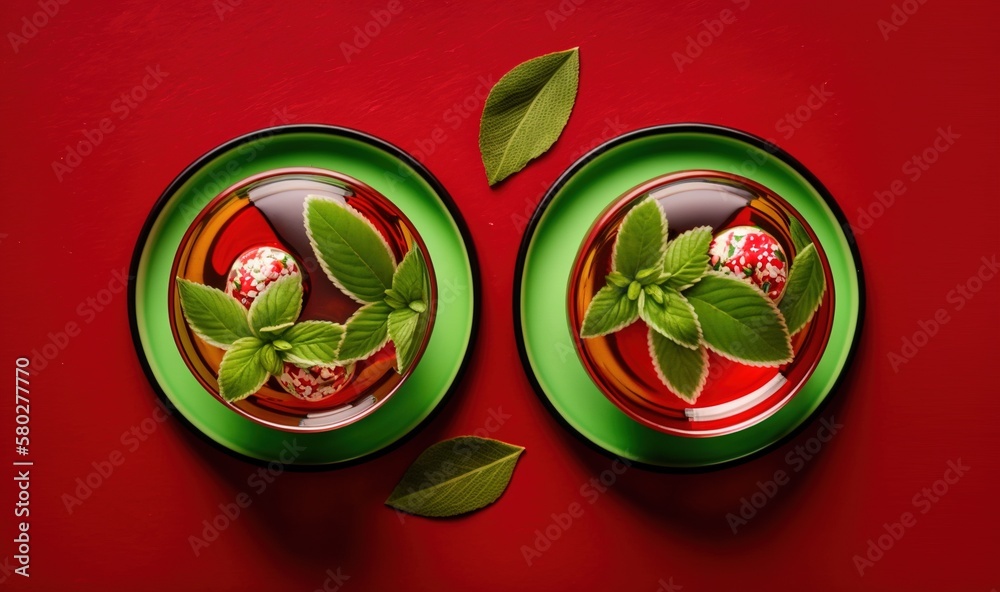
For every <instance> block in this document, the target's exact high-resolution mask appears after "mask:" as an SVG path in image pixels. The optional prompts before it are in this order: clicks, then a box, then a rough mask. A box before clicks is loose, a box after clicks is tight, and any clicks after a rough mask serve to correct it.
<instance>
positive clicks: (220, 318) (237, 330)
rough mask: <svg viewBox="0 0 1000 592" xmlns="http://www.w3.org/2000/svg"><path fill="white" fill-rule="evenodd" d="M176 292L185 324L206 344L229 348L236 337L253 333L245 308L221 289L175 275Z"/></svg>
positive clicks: (248, 335)
mask: <svg viewBox="0 0 1000 592" xmlns="http://www.w3.org/2000/svg"><path fill="white" fill-rule="evenodd" d="M177 291H178V294H179V295H180V300H181V309H182V310H183V311H184V318H185V319H187V322H188V325H190V326H191V329H192V330H193V331H194V332H195V334H196V335H198V337H200V338H202V339H203V340H204V341H205V342H206V343H208V344H209V345H213V346H215V347H221V348H222V349H229V348H230V347H232V345H233V343H234V342H236V340H238V339H241V338H243V337H250V336H251V335H253V333H251V332H250V326H249V325H248V324H247V311H246V309H244V308H243V306H242V305H241V304H240V303H239V302H238V301H237V300H236V299H235V298H233V297H232V296H230V295H228V294H226V293H225V292H223V291H222V290H217V289H215V288H212V287H210V286H206V285H203V284H199V283H196V282H192V281H188V280H185V279H182V278H177Z"/></svg>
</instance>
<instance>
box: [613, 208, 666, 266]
mask: <svg viewBox="0 0 1000 592" xmlns="http://www.w3.org/2000/svg"><path fill="white" fill-rule="evenodd" d="M666 247H667V218H666V216H664V215H663V209H662V208H660V204H659V203H658V202H657V201H656V200H655V199H649V198H647V199H645V200H644V201H643V202H642V203H640V204H639V205H637V206H634V207H633V208H632V209H631V210H629V212H628V213H627V214H625V219H623V220H622V223H621V226H619V227H618V236H617V238H616V239H615V247H614V252H613V253H612V268H613V270H614V271H617V272H619V273H621V274H622V275H624V276H625V277H626V278H628V279H633V280H634V279H636V276H637V275H638V274H639V273H640V272H642V271H644V270H646V269H649V268H653V269H659V268H660V267H662V266H663V254H664V251H665V250H666Z"/></svg>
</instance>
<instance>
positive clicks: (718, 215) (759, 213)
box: [568, 171, 833, 436]
mask: <svg viewBox="0 0 1000 592" xmlns="http://www.w3.org/2000/svg"><path fill="white" fill-rule="evenodd" d="M649 195H653V196H654V197H655V199H657V200H658V201H659V203H660V205H661V207H662V208H663V210H664V212H665V213H666V216H667V221H668V226H669V239H670V240H673V239H674V238H676V236H677V235H678V234H680V233H681V232H684V231H687V230H690V229H691V228H694V227H697V226H704V225H707V226H711V227H712V232H713V234H718V233H719V232H721V231H723V230H724V229H726V228H732V227H736V226H757V227H760V228H762V229H764V230H765V231H767V232H768V233H770V234H771V235H772V236H774V237H775V238H776V239H777V240H778V241H779V242H780V243H781V245H782V246H783V247H784V249H785V252H786V253H790V254H791V255H792V257H793V258H794V256H795V248H794V245H793V243H792V239H791V231H790V229H789V220H790V219H791V217H796V218H798V220H799V222H800V223H802V225H803V227H804V228H806V230H807V231H808V232H809V233H810V235H811V236H812V232H811V230H809V227H808V225H806V223H805V221H804V220H802V219H801V217H799V216H798V215H797V214H796V213H795V212H794V211H793V210H792V208H791V206H789V205H788V204H787V203H786V202H785V201H784V200H782V199H781V198H780V197H778V196H777V195H774V194H773V193H772V192H770V191H769V190H767V189H766V188H764V187H762V186H760V185H758V184H756V183H753V182H752V181H749V180H748V179H743V178H742V177H738V176H735V175H729V174H726V173H719V172H711V171H690V172H685V173H677V174H673V175H668V176H665V177H661V178H659V179H654V180H652V181H650V182H648V183H645V184H643V185H641V186H639V187H637V188H635V189H633V190H632V191H630V192H629V193H628V194H626V195H624V196H623V197H622V198H621V199H619V200H617V201H616V202H615V203H614V204H612V205H611V206H610V207H609V208H608V209H607V210H606V211H605V212H604V213H602V215H601V217H600V218H599V219H598V220H597V222H596V223H595V225H594V227H593V228H592V229H591V231H590V233H589V234H588V236H587V238H586V239H585V240H584V243H583V245H582V246H581V249H580V252H579V254H578V255H577V259H576V264H575V265H574V270H573V276H572V277H571V278H570V286H569V303H568V304H569V316H570V329H571V331H572V333H573V335H574V340H575V343H576V348H577V353H578V354H579V356H580V359H581V361H582V362H583V365H584V367H585V368H586V370H587V373H588V374H589V375H590V376H591V378H592V379H593V380H594V382H595V383H596V384H597V386H598V387H599V388H600V389H601V391H602V392H603V393H604V394H605V395H606V396H607V397H608V398H609V399H610V400H611V401H612V402H613V403H615V404H616V405H617V406H618V407H619V408H621V409H622V410H623V411H625V412H626V413H627V414H629V415H630V416H631V417H632V418H633V419H636V420H637V421H639V422H641V423H643V424H645V425H647V426H650V427H652V428H654V429H657V430H660V431H663V432H667V433H674V434H681V435H687V436H711V435H718V434H723V433H729V432H733V431H736V430H739V429H742V428H745V427H747V426H749V425H752V424H754V423H757V422H759V421H762V420H763V419H765V418H766V417H768V416H769V415H771V414H773V413H774V412H776V411H777V410H778V409H780V407H781V405H783V404H784V403H786V402H787V401H788V400H789V399H790V398H791V396H792V395H794V393H795V392H796V391H797V390H798V389H799V388H800V387H801V385H802V384H804V383H805V380H806V379H807V378H808V377H809V375H810V374H811V373H812V370H813V368H814V367H815V365H816V362H817V361H818V360H819V358H820V356H821V355H822V353H823V350H824V349H825V347H826V342H827V340H828V339H829V333H830V324H831V321H832V315H833V293H832V285H833V280H832V277H831V275H830V271H829V264H828V263H827V260H826V256H825V254H824V253H823V250H822V248H821V245H819V244H818V243H816V246H817V249H818V251H819V253H820V260H821V261H822V263H823V267H824V270H825V271H826V275H827V291H826V294H825V295H824V297H823V302H822V303H821V304H820V307H819V310H818V311H817V312H816V314H815V315H814V316H813V318H812V320H811V321H810V322H809V324H808V325H806V327H805V328H804V329H802V331H800V332H799V333H798V334H796V335H794V336H793V337H792V346H793V349H794V352H795V357H794V359H793V360H792V361H791V362H790V363H788V364H785V365H783V366H781V367H777V368H766V367H765V368H761V367H753V366H747V365H745V364H740V363H737V362H733V361H731V360H727V359H725V358H723V357H722V356H719V355H717V354H715V353H713V352H711V351H709V375H708V381H707V383H706V385H705V388H704V389H703V390H702V392H701V394H700V395H699V397H698V399H697V401H696V402H695V403H694V404H689V403H687V402H686V401H684V400H683V399H681V398H680V397H678V396H677V395H675V394H674V393H672V392H671V391H670V390H669V389H668V388H667V387H666V386H665V385H664V384H663V383H662V382H661V381H660V379H659V377H658V376H657V375H656V370H655V368H654V366H653V361H652V359H651V358H650V355H649V349H648V346H647V331H648V329H647V327H646V325H645V324H644V323H643V322H642V321H641V320H640V321H636V322H635V323H634V324H632V325H630V326H629V327H627V328H625V329H623V330H621V331H618V332H616V333H612V334H611V335H606V336H602V337H596V338H588V339H582V338H580V337H579V332H580V326H581V324H582V321H583V317H584V315H585V314H586V311H587V306H588V305H589V304H590V300H591V299H592V298H593V295H594V294H595V293H597V291H598V290H599V289H600V288H601V287H602V286H604V284H605V276H606V275H607V274H608V273H610V271H611V254H612V249H613V247H614V242H615V238H616V236H617V231H618V226H619V225H620V224H621V221H622V219H623V218H624V217H625V214H626V213H628V210H629V209H630V208H631V207H632V206H634V205H636V204H638V203H639V202H641V201H642V200H643V199H645V198H646V196H649ZM813 241H814V242H815V237H813ZM779 374H780V375H781V376H783V377H784V378H785V379H786V380H787V382H785V383H784V384H783V385H781V386H780V387H778V388H776V389H771V390H769V391H768V393H769V394H767V396H766V398H763V399H762V400H759V401H756V402H755V403H754V404H752V405H749V404H748V405H744V406H743V408H742V409H733V410H729V411H727V412H723V411H722V410H721V409H720V408H718V407H717V406H719V405H724V404H727V403H733V402H734V401H737V400H742V398H743V397H745V396H747V395H749V394H750V393H753V392H754V391H757V389H760V388H761V387H764V386H765V385H767V384H768V383H770V382H771V381H772V380H776V381H777V380H780V378H776V377H778V375H779ZM734 404H735V403H734ZM706 413H708V414H712V415H715V416H717V417H715V418H706V419H700V420H693V419H692V418H691V415H692V414H706ZM723 415H724V417H722V416H723Z"/></svg>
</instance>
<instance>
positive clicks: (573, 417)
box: [514, 124, 864, 469]
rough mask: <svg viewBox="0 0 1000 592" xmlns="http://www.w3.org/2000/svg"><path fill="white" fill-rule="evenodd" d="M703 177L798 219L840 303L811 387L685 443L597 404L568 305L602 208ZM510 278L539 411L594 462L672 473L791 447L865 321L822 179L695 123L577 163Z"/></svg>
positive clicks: (850, 245) (849, 250)
mask: <svg viewBox="0 0 1000 592" xmlns="http://www.w3.org/2000/svg"><path fill="white" fill-rule="evenodd" d="M704 169H709V170H716V171H723V172H729V173H734V174H737V175H741V176H743V177H747V178H749V179H751V180H753V181H756V182H757V183H760V184H761V185H764V186H766V187H769V188H770V189H771V190H773V191H774V192H775V193H777V194H778V195H780V196H781V197H782V198H784V199H785V200H786V201H787V202H788V203H789V204H790V205H791V206H792V207H793V208H795V209H796V210H797V211H798V213H799V214H800V215H801V216H802V217H803V218H804V219H805V220H806V222H808V223H809V225H810V226H811V228H812V230H813V231H814V233H815V235H816V238H817V239H818V241H819V243H820V244H822V245H823V247H824V249H825V250H826V254H827V258H828V260H829V264H830V271H831V273H832V276H833V291H834V293H836V295H837V298H836V301H835V303H834V312H833V321H832V327H831V334H830V338H829V344H828V346H827V347H826V350H825V351H824V353H823V355H822V356H821V358H820V359H819V361H818V363H817V365H816V369H815V371H814V372H813V374H812V376H811V377H810V378H809V380H808V381H807V382H806V383H805V384H804V385H803V386H802V388H801V389H800V390H799V391H798V392H797V393H796V394H795V396H794V397H793V398H792V399H791V400H790V401H789V402H788V403H787V404H786V405H784V406H783V407H782V408H781V409H780V410H779V411H778V412H777V413H775V414H774V415H772V416H771V417H769V418H767V419H766V420H764V421H762V422H760V423H758V424H756V425H753V426H751V427H748V428H746V429H743V430H740V431H738V432H736V433H732V434H726V435H721V436H713V437H704V438H690V437H684V436H677V435H672V434H666V433H663V432H659V431H656V430H654V429H652V428H649V427H646V426H643V425H641V424H640V423H638V422H636V421H634V420H633V419H631V418H629V417H628V416H627V415H626V414H625V413H624V412H622V411H621V410H619V409H618V408H617V407H615V406H614V405H613V404H612V403H611V402H610V401H609V400H608V399H607V398H606V397H605V396H604V395H603V394H602V393H601V391H600V390H599V389H598V387H597V386H596V385H595V384H594V383H593V381H592V380H591V379H590V377H589V376H588V374H587V372H586V370H585V369H584V367H583V364H582V363H581V362H580V359H579V357H578V356H577V354H576V350H575V348H574V343H573V339H572V335H571V333H570V323H569V319H568V311H567V306H566V303H567V291H568V288H569V281H570V276H571V272H572V269H573V263H574V260H575V258H576V255H577V251H578V249H579V246H580V244H581V243H582V242H583V240H584V238H585V237H586V235H587V232H588V230H589V229H590V227H591V225H592V224H593V222H594V220H596V219H597V218H598V216H600V214H601V212H602V211H604V209H605V208H606V207H607V206H608V204H610V203H611V202H612V201H614V200H615V199H616V198H617V197H618V196H620V195H622V194H624V193H626V192H627V191H629V190H630V189H632V188H633V187H636V186H637V185H640V184H641V183H643V182H645V181H648V180H650V179H653V178H655V177H659V176H662V175H665V174H668V173H673V172H679V171H685V170H704ZM514 278H515V281H514V283H515V285H514V327H515V330H516V331H517V333H518V347H519V349H520V353H521V360H522V362H523V364H524V366H525V369H526V370H527V372H528V375H529V377H530V378H531V379H532V382H533V383H534V385H535V389H536V391H537V392H538V393H539V396H540V397H541V399H542V400H543V402H545V403H546V404H547V405H548V406H549V407H550V409H551V410H552V411H553V412H554V413H555V414H556V416H557V417H559V418H561V419H562V420H563V421H564V422H565V423H566V424H567V425H568V426H569V427H570V428H571V429H572V430H574V431H575V432H577V433H578V434H579V435H581V436H582V437H583V438H584V439H585V440H587V441H589V442H590V443H592V444H595V445H596V446H597V447H598V448H599V449H601V450H602V451H604V452H607V453H610V454H613V455H615V456H619V457H623V458H627V459H630V460H632V461H634V462H637V463H640V464H644V465H647V466H651V467H660V468H670V469H697V468H704V467H713V466H720V465H724V464H727V463H732V462H735V461H738V460H741V459H746V458H748V457H750V456H751V455H754V454H756V453H761V452H763V451H765V450H767V449H768V448H770V447H771V446H774V445H776V444H778V443H779V442H780V441H782V440H783V439H784V438H786V437H789V436H791V435H792V434H793V433H794V432H795V431H796V430H797V429H798V428H800V427H801V426H802V425H804V424H805V423H806V422H807V420H808V419H809V418H810V417H811V416H813V415H814V414H815V413H816V412H817V411H818V410H819V408H820V407H821V405H822V404H823V403H824V401H825V400H826V399H827V397H828V395H829V394H830V392H831V391H832V390H833V389H834V387H835V386H836V384H837V382H838V381H839V379H840V377H841V375H842V374H843V372H844V370H845V368H846V366H847V365H848V363H849V361H850V358H851V356H852V354H853V352H854V349H855V347H856V344H857V340H858V337H859V335H860V329H861V318H862V311H863V310H864V306H863V276H862V272H861V260H860V256H859V254H858V252H857V248H856V245H855V243H854V239H853V236H851V234H850V230H849V225H848V224H847V222H846V219H845V218H844V215H843V213H842V212H841V211H840V209H839V208H838V207H837V205H836V203H835V202H834V200H833V198H832V197H831V196H830V194H829V192H828V191H827V190H826V189H825V188H824V187H823V186H822V184H821V183H820V182H819V180H818V179H816V177H815V176H813V175H812V174H811V173H810V172H809V171H808V170H807V169H806V168H805V167H804V166H802V164H800V163H799V162H798V161H796V160H795V159H793V158H792V157H791V156H789V155H788V154H787V153H785V152H784V151H782V150H781V149H779V148H777V147H776V146H774V145H772V144H769V143H767V142H765V141H764V140H761V139H760V138H757V137H755V136H751V135H749V134H746V133H744V132H740V131H736V130H732V129H728V128H723V127H718V126H711V125H704V124H677V125H665V126H657V127H651V128H646V129H641V130H637V131H634V132H631V133H627V134H624V135H622V136H619V137H617V138H614V139H612V140H610V141H608V142H606V143H605V144H603V145H601V146H599V147H597V148H596V149H594V150H593V151H592V152H591V153H590V154H587V155H585V156H583V157H582V158H580V160H578V161H577V162H576V163H575V164H573V166H571V167H570V168H569V169H568V170H567V171H566V172H565V173H564V174H563V175H562V176H561V177H560V178H559V179H558V180H557V181H556V182H555V183H554V184H553V186H552V187H551V188H550V189H549V191H548V192H547V193H546V195H545V197H544V198H543V199H542V201H541V203H540V204H539V205H538V208H537V209H536V211H535V214H534V216H533V217H532V220H531V222H530V224H529V225H528V228H527V230H526V233H525V236H524V240H523V241H522V243H521V249H520V253H519V255H518V263H517V271H516V272H515V276H514ZM553 280H556V281H553Z"/></svg>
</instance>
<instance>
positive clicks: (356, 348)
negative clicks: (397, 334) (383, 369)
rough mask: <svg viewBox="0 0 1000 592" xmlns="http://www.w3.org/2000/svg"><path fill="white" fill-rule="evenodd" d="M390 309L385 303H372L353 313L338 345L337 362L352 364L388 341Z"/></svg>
mask: <svg viewBox="0 0 1000 592" xmlns="http://www.w3.org/2000/svg"><path fill="white" fill-rule="evenodd" d="M392 310H393V309H392V307H391V306H389V305H388V304H386V303H385V302H374V303H372V304H368V305H365V306H362V307H361V308H359V309H358V310H356V311H354V314H353V315H351V318H350V319H348V320H347V324H346V325H345V327H344V329H345V333H344V340H343V341H342V342H341V343H340V351H339V352H337V360H338V361H340V362H344V363H346V362H353V361H355V360H362V359H364V358H367V357H368V356H370V355H372V354H373V353H375V352H376V351H378V350H379V349H381V348H382V346H383V345H385V342H386V341H388V340H389V313H390V312H392Z"/></svg>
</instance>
